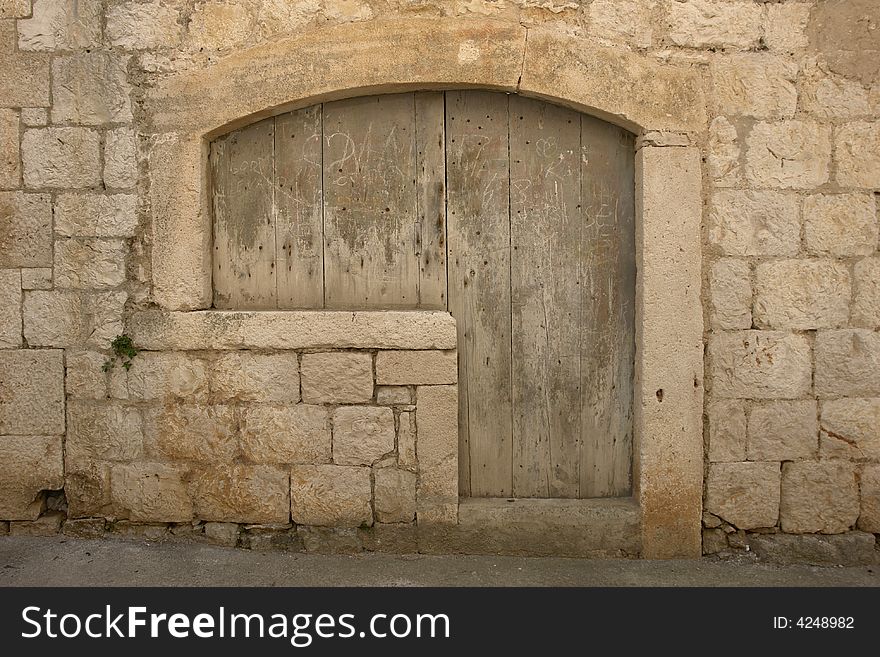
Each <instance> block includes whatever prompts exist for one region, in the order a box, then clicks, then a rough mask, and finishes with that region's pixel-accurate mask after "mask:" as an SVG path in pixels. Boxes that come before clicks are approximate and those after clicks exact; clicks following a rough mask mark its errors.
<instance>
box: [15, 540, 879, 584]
mask: <svg viewBox="0 0 880 657" xmlns="http://www.w3.org/2000/svg"><path fill="white" fill-rule="evenodd" d="M81 585H82V586H86V585H96V586H180V585H183V586H207V585H212V586H342V585H348V586H542V585H545V586H880V567H876V566H868V567H864V566H862V567H852V568H817V567H813V566H777V565H771V564H758V563H753V562H750V561H748V560H739V561H716V560H702V561H627V560H617V561H599V560H586V559H550V558H540V559H528V558H520V557H486V556H460V555H459V556H424V555H409V556H393V555H382V554H368V555H363V556H360V555H359V556H341V555H340V556H329V555H328V556H324V555H312V554H293V553H285V552H251V551H248V550H239V549H234V548H221V547H212V546H207V545H198V544H187V543H165V544H150V543H142V542H130V541H121V540H103V541H93V540H80V539H72V538H67V537H53V538H31V537H9V536H6V537H0V586H81Z"/></svg>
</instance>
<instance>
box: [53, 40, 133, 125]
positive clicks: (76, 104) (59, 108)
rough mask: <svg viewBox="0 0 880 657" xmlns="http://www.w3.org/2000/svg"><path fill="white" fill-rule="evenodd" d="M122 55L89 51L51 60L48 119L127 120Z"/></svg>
mask: <svg viewBox="0 0 880 657" xmlns="http://www.w3.org/2000/svg"><path fill="white" fill-rule="evenodd" d="M127 65H128V62H127V59H126V58H119V57H117V56H115V55H113V54H111V53H106V52H102V51H93V52H86V53H78V54H75V55H68V56H65V57H58V58H56V59H55V60H54V61H53V62H52V101H53V103H52V122H53V123H65V122H71V123H78V124H81V125H102V124H104V123H125V122H128V121H131V101H130V99H129V93H130V92H131V87H130V86H129V84H128V81H127V79H126V67H127Z"/></svg>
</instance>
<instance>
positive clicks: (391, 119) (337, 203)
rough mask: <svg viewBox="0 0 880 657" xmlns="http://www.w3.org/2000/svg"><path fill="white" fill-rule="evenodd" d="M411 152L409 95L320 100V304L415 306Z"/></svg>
mask: <svg viewBox="0 0 880 657" xmlns="http://www.w3.org/2000/svg"><path fill="white" fill-rule="evenodd" d="M416 207H417V204H416V157H415V118H414V103H413V97H412V94H395V95H388V96H370V97H366V98H353V99H349V100H341V101H336V102H333V103H327V104H325V105H324V237H325V245H324V281H325V289H324V301H325V305H326V307H327V308H401V307H403V308H407V307H408V308H415V307H416V306H418V294H419V290H418V280H419V257H418V255H417V253H416V250H417V249H416V227H415V226H416Z"/></svg>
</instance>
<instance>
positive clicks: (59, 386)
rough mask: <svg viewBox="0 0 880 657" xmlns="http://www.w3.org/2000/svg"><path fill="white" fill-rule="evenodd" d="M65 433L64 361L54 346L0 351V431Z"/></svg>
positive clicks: (6, 432)
mask: <svg viewBox="0 0 880 657" xmlns="http://www.w3.org/2000/svg"><path fill="white" fill-rule="evenodd" d="M61 433H64V364H63V360H62V352H61V351H59V350H57V349H26V350H13V351H5V350H4V351H0V435H2V434H9V435H47V434H61Z"/></svg>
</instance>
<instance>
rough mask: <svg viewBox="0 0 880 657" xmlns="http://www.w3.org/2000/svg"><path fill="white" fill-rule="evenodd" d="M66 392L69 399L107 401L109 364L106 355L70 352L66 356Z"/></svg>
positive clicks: (94, 352)
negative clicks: (107, 367) (105, 370)
mask: <svg viewBox="0 0 880 657" xmlns="http://www.w3.org/2000/svg"><path fill="white" fill-rule="evenodd" d="M64 360H65V366H66V378H65V380H64V390H65V392H66V393H67V395H68V396H69V397H74V398H79V399H105V398H106V397H107V379H108V376H107V373H106V372H104V371H103V366H104V363H105V362H107V356H106V355H105V354H102V353H99V352H96V351H68V352H67V353H66V354H65V358H64Z"/></svg>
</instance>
